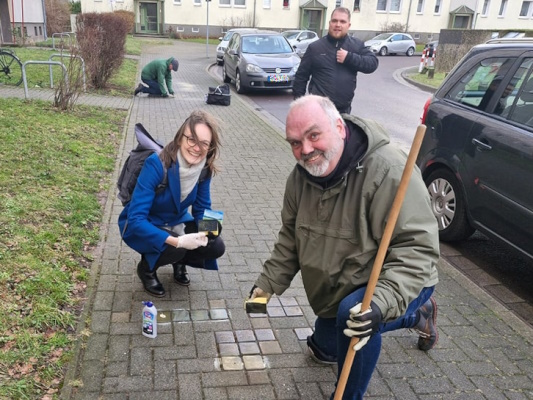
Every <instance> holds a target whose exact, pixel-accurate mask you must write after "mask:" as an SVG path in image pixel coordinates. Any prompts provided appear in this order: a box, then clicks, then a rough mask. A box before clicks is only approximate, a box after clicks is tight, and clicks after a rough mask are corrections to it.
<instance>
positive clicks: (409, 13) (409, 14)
mask: <svg viewBox="0 0 533 400" xmlns="http://www.w3.org/2000/svg"><path fill="white" fill-rule="evenodd" d="M412 4H413V0H409V8H408V9H407V21H406V22H405V33H407V32H409V17H410V16H411V5H412Z"/></svg>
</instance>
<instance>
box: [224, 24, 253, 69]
mask: <svg viewBox="0 0 533 400" xmlns="http://www.w3.org/2000/svg"><path fill="white" fill-rule="evenodd" d="M257 31H259V29H256V28H234V29H230V30H228V31H227V32H226V34H225V35H224V37H219V38H218V40H220V43H219V44H218V46H217V64H218V65H222V64H223V63H224V52H225V51H226V48H227V47H228V43H229V40H230V39H231V37H232V36H233V34H234V33H235V32H242V33H245V32H257Z"/></svg>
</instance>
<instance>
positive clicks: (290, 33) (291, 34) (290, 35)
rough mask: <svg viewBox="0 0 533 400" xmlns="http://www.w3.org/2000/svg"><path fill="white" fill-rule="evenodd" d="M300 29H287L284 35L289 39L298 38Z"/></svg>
mask: <svg viewBox="0 0 533 400" xmlns="http://www.w3.org/2000/svg"><path fill="white" fill-rule="evenodd" d="M298 33H299V32H298V31H287V32H283V33H282V35H283V36H285V37H286V38H287V39H289V40H290V39H296V37H297V36H298Z"/></svg>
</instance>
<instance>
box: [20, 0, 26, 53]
mask: <svg viewBox="0 0 533 400" xmlns="http://www.w3.org/2000/svg"><path fill="white" fill-rule="evenodd" d="M20 10H21V13H22V21H21V26H22V28H21V31H20V38H21V39H22V43H23V44H24V42H25V39H24V0H20Z"/></svg>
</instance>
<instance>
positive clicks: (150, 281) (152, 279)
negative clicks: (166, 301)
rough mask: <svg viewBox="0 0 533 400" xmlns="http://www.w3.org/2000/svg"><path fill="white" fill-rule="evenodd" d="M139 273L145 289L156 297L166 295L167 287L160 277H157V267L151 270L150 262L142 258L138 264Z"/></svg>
mask: <svg viewBox="0 0 533 400" xmlns="http://www.w3.org/2000/svg"><path fill="white" fill-rule="evenodd" d="M137 275H138V276H139V279H140V280H141V282H142V284H143V286H144V290H146V291H147V292H148V293H150V294H151V295H154V296H156V297H163V296H164V295H165V289H164V288H163V285H162V284H161V282H159V279H157V274H156V269H154V270H153V271H151V270H150V266H149V265H148V262H147V261H146V260H144V259H141V261H140V262H139V264H138V265H137Z"/></svg>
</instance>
